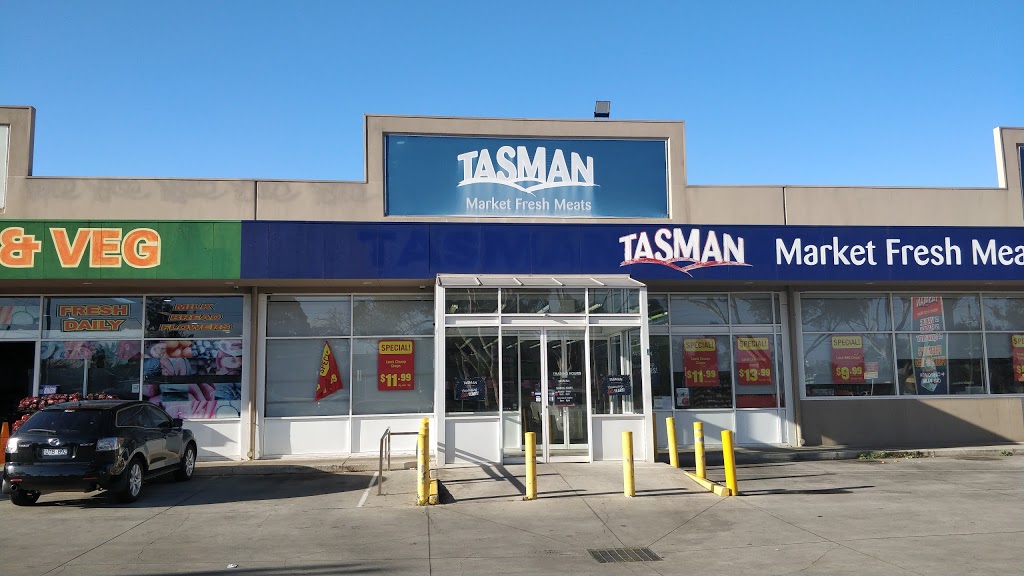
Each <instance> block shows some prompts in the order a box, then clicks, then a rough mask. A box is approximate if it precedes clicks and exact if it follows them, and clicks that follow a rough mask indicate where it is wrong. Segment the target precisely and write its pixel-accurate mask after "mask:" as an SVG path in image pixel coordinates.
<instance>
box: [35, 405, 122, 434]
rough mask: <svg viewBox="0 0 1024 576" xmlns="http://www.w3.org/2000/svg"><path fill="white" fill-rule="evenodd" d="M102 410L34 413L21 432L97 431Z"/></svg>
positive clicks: (101, 419)
mask: <svg viewBox="0 0 1024 576" xmlns="http://www.w3.org/2000/svg"><path fill="white" fill-rule="evenodd" d="M105 416H106V413H105V411H103V410H80V409H68V410H43V411H41V412H36V413H35V414H34V415H33V416H32V417H31V418H29V419H28V420H27V421H26V422H25V424H23V425H22V430H24V431H25V432H31V431H33V430H38V431H44V432H50V433H52V434H56V433H58V432H93V431H98V430H99V428H100V426H101V425H102V423H103V422H104V417H105Z"/></svg>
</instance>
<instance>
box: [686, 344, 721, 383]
mask: <svg viewBox="0 0 1024 576" xmlns="http://www.w3.org/2000/svg"><path fill="white" fill-rule="evenodd" d="M683 370H684V371H685V373H684V381H683V384H684V385H685V386H686V387H687V388H692V387H694V386H718V341H717V340H715V339H714V338H683Z"/></svg>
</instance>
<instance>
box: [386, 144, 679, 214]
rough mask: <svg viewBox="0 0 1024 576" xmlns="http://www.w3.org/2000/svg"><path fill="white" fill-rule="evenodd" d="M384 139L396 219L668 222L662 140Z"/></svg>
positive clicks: (391, 206)
mask: <svg viewBox="0 0 1024 576" xmlns="http://www.w3.org/2000/svg"><path fill="white" fill-rule="evenodd" d="M386 139H387V142H386V154H387V158H386V176H385V181H386V197H387V213H388V215H391V216H493V217H505V218H519V217H527V218H536V217H554V218H665V217H667V216H668V163H667V156H666V142H665V141H664V140H546V139H537V138H471V137H458V136H411V135H397V134H391V135H388V136H387V137H386Z"/></svg>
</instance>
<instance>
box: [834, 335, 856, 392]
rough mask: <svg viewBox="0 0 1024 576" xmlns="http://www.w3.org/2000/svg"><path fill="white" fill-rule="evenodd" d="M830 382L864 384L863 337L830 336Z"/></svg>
mask: <svg viewBox="0 0 1024 576" xmlns="http://www.w3.org/2000/svg"><path fill="white" fill-rule="evenodd" d="M832 381H833V382H835V383H836V384H863V383H864V339H863V337H861V336H844V335H836V336H832Z"/></svg>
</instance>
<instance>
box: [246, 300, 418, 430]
mask: <svg viewBox="0 0 1024 576" xmlns="http://www.w3.org/2000/svg"><path fill="white" fill-rule="evenodd" d="M433 333H434V301H433V299H432V297H430V296H421V295H412V294H410V295H372V296H371V295H365V296H351V297H350V296H274V297H272V298H271V299H270V301H268V303H267V357H266V362H267V365H266V366H267V368H266V374H267V376H266V415H267V416H269V417H287V416H348V415H349V414H408V413H428V412H432V411H433V409H434V376H433V373H434V339H433ZM353 334H354V335H353ZM328 356H329V357H330V359H331V361H332V362H333V364H331V363H329V362H328V361H327V360H325V358H328ZM325 371H326V372H327V373H328V374H331V376H332V377H333V376H335V375H336V376H337V379H338V381H340V388H339V389H336V390H335V389H333V388H331V389H326V391H325V389H323V388H318V387H319V386H320V385H321V384H322V383H323V379H324V378H326V376H325V375H324V372H325ZM335 385H337V383H335ZM318 390H320V392H318ZM318 398H319V399H318Z"/></svg>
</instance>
